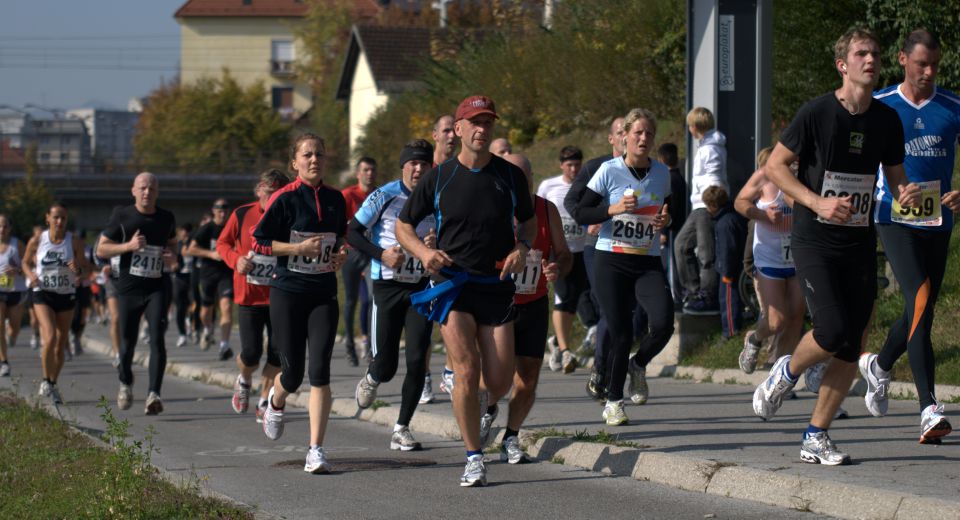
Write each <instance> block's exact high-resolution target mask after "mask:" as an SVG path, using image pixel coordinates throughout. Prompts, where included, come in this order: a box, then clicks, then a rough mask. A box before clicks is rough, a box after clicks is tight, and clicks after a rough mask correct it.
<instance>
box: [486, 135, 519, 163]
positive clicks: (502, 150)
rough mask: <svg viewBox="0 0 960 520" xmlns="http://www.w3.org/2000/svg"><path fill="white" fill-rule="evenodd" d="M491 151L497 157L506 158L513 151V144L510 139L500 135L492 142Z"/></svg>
mask: <svg viewBox="0 0 960 520" xmlns="http://www.w3.org/2000/svg"><path fill="white" fill-rule="evenodd" d="M490 153H492V154H493V155H496V156H497V157H503V158H506V156H507V155H509V154H511V153H513V146H512V145H511V144H510V141H508V140H506V139H504V138H503V137H498V138H497V139H494V140H493V141H491V142H490Z"/></svg>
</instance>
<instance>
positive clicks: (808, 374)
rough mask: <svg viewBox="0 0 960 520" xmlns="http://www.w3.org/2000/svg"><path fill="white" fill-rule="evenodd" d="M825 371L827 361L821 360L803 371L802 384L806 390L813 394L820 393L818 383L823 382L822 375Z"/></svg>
mask: <svg viewBox="0 0 960 520" xmlns="http://www.w3.org/2000/svg"><path fill="white" fill-rule="evenodd" d="M826 373H827V362H826V361H821V362H819V363H817V364H815V365H813V366H811V367H810V368H808V369H807V370H806V371H805V372H804V373H803V384H804V385H805V386H806V387H807V390H808V391H809V392H811V393H814V394H819V393H820V383H822V382H823V375H824V374H826Z"/></svg>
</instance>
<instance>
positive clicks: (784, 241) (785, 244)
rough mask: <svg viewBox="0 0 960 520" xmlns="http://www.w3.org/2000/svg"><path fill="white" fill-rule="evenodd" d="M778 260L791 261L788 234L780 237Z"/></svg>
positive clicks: (791, 252) (790, 262)
mask: <svg viewBox="0 0 960 520" xmlns="http://www.w3.org/2000/svg"><path fill="white" fill-rule="evenodd" d="M780 260H782V261H783V262H784V263H789V264H792V263H793V250H792V249H790V235H786V236H782V237H780Z"/></svg>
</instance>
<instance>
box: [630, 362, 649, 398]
mask: <svg viewBox="0 0 960 520" xmlns="http://www.w3.org/2000/svg"><path fill="white" fill-rule="evenodd" d="M627 372H628V374H629V375H630V400H631V401H633V404H646V402H647V398H649V397H650V387H648V386H647V369H646V368H645V367H642V366H640V365H638V364H637V361H636V359H630V361H629V362H628V363H627Z"/></svg>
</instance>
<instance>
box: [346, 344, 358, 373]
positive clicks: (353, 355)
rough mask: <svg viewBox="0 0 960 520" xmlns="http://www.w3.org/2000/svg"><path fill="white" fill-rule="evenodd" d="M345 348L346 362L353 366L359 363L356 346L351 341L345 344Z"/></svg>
mask: <svg viewBox="0 0 960 520" xmlns="http://www.w3.org/2000/svg"><path fill="white" fill-rule="evenodd" d="M345 346H346V349H347V363H350V366H352V367H355V366H358V365H360V361H359V360H358V359H357V348H356V347H355V346H354V344H353V343H346V344H345Z"/></svg>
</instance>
